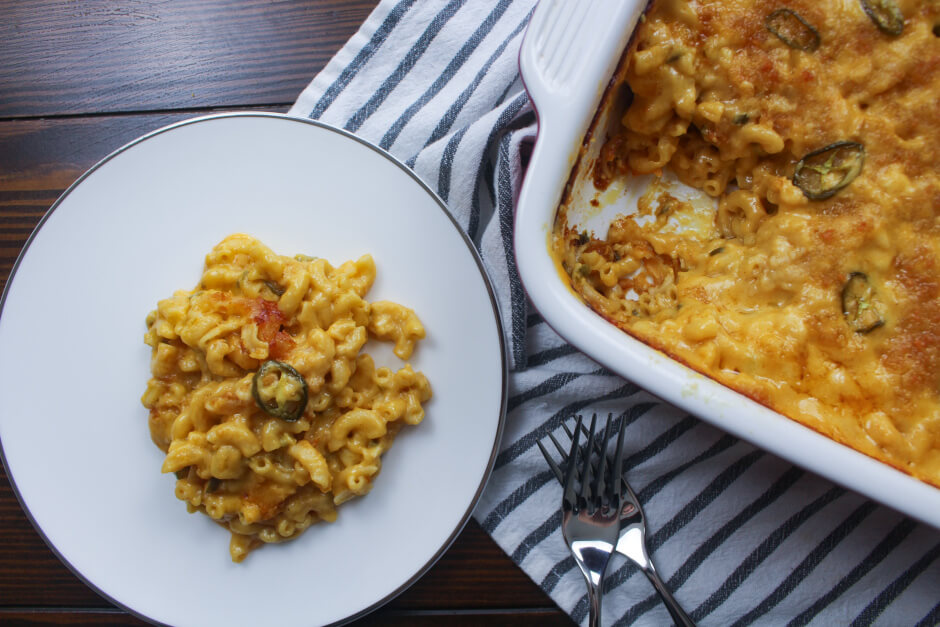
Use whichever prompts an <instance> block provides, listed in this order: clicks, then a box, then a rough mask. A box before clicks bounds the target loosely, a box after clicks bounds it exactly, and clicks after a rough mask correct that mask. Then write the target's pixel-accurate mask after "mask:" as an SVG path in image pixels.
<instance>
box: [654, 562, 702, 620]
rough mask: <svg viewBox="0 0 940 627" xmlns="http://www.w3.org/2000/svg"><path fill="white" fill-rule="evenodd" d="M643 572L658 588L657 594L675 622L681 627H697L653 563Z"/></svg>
mask: <svg viewBox="0 0 940 627" xmlns="http://www.w3.org/2000/svg"><path fill="white" fill-rule="evenodd" d="M641 570H642V571H643V574H644V575H646V577H647V578H648V579H649V580H650V583H651V584H653V587H654V588H656V592H658V593H659V596H660V597H661V598H662V600H663V604H664V605H665V606H666V609H667V610H669V615H670V616H672V620H673V622H674V623H675V624H676V625H678V626H679V627H695V623H694V622H693V621H692V619H691V618H689V615H688V614H686V613H685V610H683V609H682V606H681V605H679V603H678V601H676V599H675V597H673V596H672V593H671V592H670V591H669V588H667V587H666V584H664V583H663V580H662V579H660V578H659V574H658V573H657V572H656V570H655V569H654V568H653V565H652V563H650V567H649V568H643V569H641Z"/></svg>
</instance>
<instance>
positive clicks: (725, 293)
mask: <svg viewBox="0 0 940 627" xmlns="http://www.w3.org/2000/svg"><path fill="white" fill-rule="evenodd" d="M938 70H940V4H938V3H937V2H926V1H925V2H915V1H907V0H898V1H897V2H895V1H894V0H838V1H837V0H829V1H817V0H688V1H687V0H663V1H657V2H654V4H653V6H652V7H651V9H650V10H649V11H648V13H647V14H646V15H645V16H644V19H643V20H642V21H641V24H640V26H639V28H638V30H637V32H636V34H635V36H634V39H633V41H632V43H631V47H630V48H629V50H628V51H627V54H626V56H625V58H624V63H623V64H622V68H621V70H619V72H618V80H619V81H621V83H622V84H621V85H618V86H616V88H615V89H614V90H613V91H612V92H611V93H616V94H621V93H622V94H624V95H625V98H626V103H625V104H624V105H623V109H624V113H623V115H622V117H621V118H620V120H619V124H618V125H617V128H616V130H615V131H614V132H613V133H611V134H610V135H609V136H608V137H606V138H604V139H603V141H604V142H605V144H604V146H603V148H602V149H601V152H600V157H599V158H598V159H597V161H596V163H595V165H594V171H593V178H594V183H595V186H596V187H597V188H599V189H605V188H608V187H609V186H610V185H611V184H612V183H614V182H615V181H622V180H623V179H624V177H628V176H631V175H639V174H653V175H662V174H663V173H664V170H669V171H671V172H672V173H673V175H674V176H676V177H677V178H678V179H679V180H680V181H682V182H683V183H685V184H687V185H689V186H692V187H694V188H697V189H698V190H701V191H702V192H704V194H707V195H708V196H710V197H712V198H714V199H715V206H716V208H715V209H705V210H703V209H702V207H701V206H693V204H692V203H690V202H689V201H684V200H680V198H679V197H677V195H676V194H674V193H672V189H673V188H672V187H670V185H669V184H667V183H665V182H664V181H661V182H659V183H654V184H653V185H652V187H651V188H650V189H649V190H648V192H647V193H646V195H645V196H644V197H643V199H642V200H641V201H640V203H639V207H638V210H637V212H636V213H635V214H631V215H622V216H620V217H619V218H618V219H616V220H615V221H614V222H613V223H612V224H611V225H610V227H609V231H608V232H607V233H606V234H604V233H601V234H594V233H590V232H588V231H583V230H582V231H579V230H578V229H577V228H575V227H572V226H570V225H569V224H568V219H567V211H568V207H567V206H566V205H565V204H564V202H563V204H562V207H561V208H560V210H559V213H558V217H557V220H556V225H555V231H554V236H553V242H552V246H553V250H554V253H555V255H556V258H557V259H558V260H559V262H560V264H561V265H562V267H563V268H564V270H565V273H566V275H567V277H568V278H569V279H570V283H571V286H572V287H573V289H574V290H575V291H576V292H577V293H578V294H579V295H580V296H581V297H582V298H583V300H584V301H585V302H586V303H587V304H588V305H590V306H591V307H592V308H593V309H594V310H595V311H597V312H598V313H599V314H600V315H602V316H603V317H605V318H606V319H608V320H609V321H611V322H612V323H614V324H616V325H618V326H619V327H620V328H622V329H623V330H625V331H626V332H628V333H630V334H632V335H634V336H636V337H637V338H639V339H641V340H642V341H644V342H645V343H647V344H650V345H652V346H654V347H656V348H659V349H660V350H662V351H664V352H666V353H669V354H670V355H672V356H674V357H676V358H677V359H679V360H680V361H683V362H685V363H686V364H688V365H689V366H691V367H692V368H695V369H696V370H698V371H700V372H702V373H704V374H707V375H709V376H710V377H712V378H714V379H716V380H718V381H720V382H722V383H724V384H726V385H727V386H729V387H731V388H734V389H736V390H738V391H740V392H742V393H744V394H746V395H748V396H750V397H752V398H754V399H755V400H757V401H759V402H761V403H763V404H765V405H768V406H770V407H772V408H774V409H776V410H778V411H779V412H781V413H783V414H785V415H787V416H790V417H791V418H793V419H795V420H798V421H800V422H802V423H803V424H805V425H808V426H809V427H812V428H813V429H816V430H817V431H819V432H822V433H823V434H825V435H827V436H829V437H831V438H833V439H835V440H837V441H839V442H842V443H844V444H847V445H849V446H851V447H854V448H855V449H857V450H859V451H862V452H864V453H866V454H868V455H870V456H873V457H875V458H877V459H880V460H882V461H884V462H887V463H889V464H891V465H893V466H895V467H897V468H899V469H902V470H904V471H905V472H908V473H910V474H912V475H914V476H916V477H918V478H920V479H922V480H925V481H927V482H929V483H932V484H934V485H937V486H940V170H938V163H940V106H938V102H940V74H938ZM565 202H571V201H570V199H569V200H566V201H565ZM695 204H696V205H698V203H695Z"/></svg>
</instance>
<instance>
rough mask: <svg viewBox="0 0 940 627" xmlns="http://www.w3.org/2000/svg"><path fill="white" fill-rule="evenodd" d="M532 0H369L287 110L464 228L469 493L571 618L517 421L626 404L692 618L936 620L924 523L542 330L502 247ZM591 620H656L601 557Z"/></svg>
mask: <svg viewBox="0 0 940 627" xmlns="http://www.w3.org/2000/svg"><path fill="white" fill-rule="evenodd" d="M534 5H535V2H534V0H486V1H484V0H472V1H471V0H449V1H448V0H383V1H382V2H380V3H379V5H378V7H377V8H376V9H375V11H374V12H373V13H372V15H371V16H370V17H369V19H368V20H366V22H365V23H364V24H363V25H362V27H361V28H360V29H359V32H358V33H356V35H355V36H354V37H353V38H352V39H351V40H350V41H349V42H348V43H347V44H346V46H345V47H343V49H342V50H340V52H339V53H338V54H337V55H336V57H335V58H334V59H333V60H332V61H331V62H330V63H329V64H328V65H327V67H326V68H325V69H324V70H323V71H322V72H321V73H320V74H319V75H318V76H316V78H315V79H314V80H313V81H312V82H311V83H310V85H309V86H308V87H307V88H306V89H305V90H304V92H303V93H302V94H301V95H300V97H299V99H298V100H297V102H296V104H295V105H294V107H293V108H292V109H291V111H290V113H291V114H292V115H296V116H301V117H310V118H318V119H320V120H323V121H325V122H327V123H329V124H332V125H334V126H338V127H342V128H345V129H347V130H349V131H351V132H353V133H356V134H357V135H359V136H361V137H363V138H364V139H366V140H368V141H371V142H372V143H375V144H377V145H379V146H381V147H382V148H384V149H386V150H388V151H389V152H391V153H392V154H393V155H395V156H396V157H398V158H399V159H401V160H402V161H404V162H405V163H407V164H408V166H410V167H411V168H413V169H414V171H415V172H416V173H417V174H418V175H419V176H420V177H421V178H422V179H423V180H424V181H425V182H426V183H427V184H428V185H430V186H431V187H432V188H433V189H435V190H436V191H437V193H438V194H439V195H440V196H441V198H443V200H444V201H445V202H446V203H447V205H448V207H449V209H450V211H451V212H452V214H453V216H454V218H456V220H457V222H458V223H459V224H460V225H461V226H462V227H463V228H464V229H466V231H467V233H468V234H469V236H470V238H471V239H472V240H473V242H474V243H475V244H476V246H477V247H478V250H479V252H480V255H481V256H482V258H483V260H484V262H485V264H486V266H487V268H488V270H489V273H490V276H491V278H492V279H493V282H494V283H495V285H494V288H495V290H496V293H497V295H498V299H499V304H500V308H501V310H502V314H503V324H504V327H505V330H506V335H507V337H506V339H507V346H508V347H509V348H510V362H511V377H510V398H509V403H508V416H507V422H506V428H505V432H504V436H503V441H502V444H501V447H500V452H499V456H498V458H497V460H496V464H495V469H494V472H493V475H492V478H491V479H490V481H489V483H488V486H487V489H486V491H485V493H484V495H483V498H482V500H481V502H480V503H479V505H478V506H477V508H476V511H475V512H474V516H475V518H476V519H477V521H479V523H480V524H481V525H482V527H483V528H484V529H485V530H486V531H487V532H488V533H490V534H491V535H492V537H493V538H494V539H495V541H496V542H497V543H498V544H499V545H500V546H501V547H502V548H503V549H504V550H505V551H506V553H507V554H509V555H510V556H511V557H512V559H513V560H514V561H515V562H516V563H517V564H518V565H519V566H520V567H521V568H522V569H523V570H524V571H525V572H526V573H527V574H528V575H529V576H530V577H531V578H532V579H533V580H534V581H535V582H536V583H537V584H538V585H539V586H541V587H542V589H543V590H545V592H547V593H548V594H549V595H551V597H552V598H553V599H554V600H555V601H556V602H557V603H558V605H559V606H560V607H561V608H562V609H564V610H565V611H566V612H568V613H569V614H570V615H571V616H572V618H573V619H574V620H575V622H577V623H581V624H586V623H587V614H588V601H587V596H586V588H585V585H584V581H583V579H582V576H581V573H580V572H579V571H578V569H577V567H576V566H575V564H574V562H573V560H572V559H571V557H570V556H569V554H568V551H567V549H566V547H565V544H564V542H563V540H562V536H561V530H560V521H561V516H560V513H559V503H560V494H561V492H560V488H559V486H558V484H557V483H556V482H555V481H554V478H553V476H552V475H551V474H550V472H549V470H548V467H547V466H546V464H545V462H544V460H543V459H542V456H541V454H540V453H539V451H538V448H537V447H536V446H535V443H536V441H537V440H538V439H539V438H541V437H543V436H544V435H545V434H546V433H548V432H550V431H554V430H557V429H560V423H561V421H562V420H564V419H566V418H568V417H569V416H571V415H572V414H574V413H576V412H580V411H582V410H584V411H592V412H593V411H596V412H598V413H599V414H606V413H607V412H613V413H614V415H615V416H616V417H617V418H618V420H625V421H627V423H628V424H627V431H626V435H627V442H628V449H627V450H626V456H627V464H628V466H627V467H628V468H629V469H630V470H629V473H628V477H629V479H630V481H631V484H632V485H633V486H634V488H635V489H636V491H637V493H638V494H639V496H640V498H641V500H642V501H643V503H644V505H645V507H646V511H647V516H648V520H649V524H650V527H651V528H650V537H649V542H650V550H651V552H652V555H653V560H654V562H655V563H656V565H657V567H658V569H659V571H660V573H661V574H662V575H663V578H664V579H665V580H666V582H667V584H668V585H669V586H670V587H671V588H672V590H673V591H674V592H675V596H676V598H677V599H678V600H679V601H680V602H681V604H682V605H683V606H684V607H685V608H686V610H687V611H688V612H689V613H690V614H691V616H692V617H693V618H694V619H695V620H696V621H698V622H700V623H701V624H703V625H752V624H756V625H784V624H786V625H807V624H813V625H849V624H851V625H869V624H879V625H935V624H937V623H938V621H940V603H938V601H940V594H938V591H937V582H938V581H940V534H938V533H937V531H936V530H934V529H931V528H929V527H926V526H924V525H920V524H918V523H915V522H913V521H912V520H910V519H908V518H905V517H904V516H902V515H900V514H898V513H896V512H894V511H892V510H890V509H887V508H884V507H881V506H879V505H876V504H874V503H872V502H870V501H868V500H867V499H865V498H863V497H860V496H858V495H856V494H854V493H851V492H847V491H846V490H843V489H841V488H839V487H837V486H834V485H833V484H831V483H829V482H827V481H825V480H823V479H820V478H819V477H816V476H814V475H812V474H810V473H807V472H805V471H803V470H800V469H799V468H795V467H793V466H791V465H790V464H788V463H786V462H784V461H782V460H780V459H778V458H776V457H774V456H773V455H770V454H768V453H764V452H762V451H760V450H757V449H755V448H754V447H752V446H750V445H748V444H747V443H745V442H742V441H739V440H737V439H735V438H733V437H731V436H729V435H726V434H724V433H722V432H720V431H718V430H716V429H714V428H712V427H710V426H709V425H707V424H704V423H702V422H700V421H699V420H697V419H696V418H694V417H692V416H689V415H686V414H684V413H683V412H681V411H679V410H677V409H675V408H673V407H671V406H668V405H666V404H664V403H662V402H660V401H657V400H656V399H654V398H653V397H651V396H650V395H648V394H647V393H645V392H644V391H643V390H641V389H639V388H637V387H636V386H634V385H633V384H631V383H630V382H628V381H625V380H623V379H621V378H619V377H618V376H616V375H614V374H612V373H611V372H609V371H608V370H606V369H605V368H602V367H600V366H598V365H597V364H596V363H594V362H593V361H591V360H590V359H589V358H587V357H585V356H584V355H583V354H581V353H579V352H578V351H577V350H575V349H574V348H572V347H571V346H570V345H568V344H566V343H565V342H564V341H563V340H562V339H560V338H559V337H558V336H557V335H555V334H554V333H553V332H552V330H551V329H549V328H548V326H547V325H546V324H545V323H544V322H543V321H542V319H541V318H540V317H539V315H538V313H537V312H536V311H535V310H534V309H533V308H532V306H531V305H530V304H529V303H527V301H526V297H525V293H524V291H523V289H522V286H521V284H520V282H519V277H518V274H517V271H516V268H515V265H514V262H513V249H512V229H513V201H514V199H515V198H516V195H517V193H518V190H519V186H520V184H521V180H522V176H523V174H524V163H525V158H524V155H525V152H526V150H527V147H528V146H530V145H531V142H533V141H534V139H535V131H536V119H535V115H534V113H533V111H532V108H531V106H530V104H529V101H528V98H527V96H526V94H525V92H524V90H523V88H522V85H521V83H520V81H519V76H518V65H517V58H518V52H519V46H520V43H521V41H522V38H523V35H524V34H525V28H526V24H527V21H528V19H529V16H530V15H531V12H532V9H533V7H534ZM607 583H608V590H607V594H606V597H605V602H604V624H605V625H664V624H669V616H668V614H667V613H666V611H665V609H664V608H663V606H662V604H661V603H660V602H659V600H658V597H657V596H656V595H655V594H654V591H653V589H652V587H651V586H650V584H649V583H648V582H647V581H646V579H645V578H644V576H643V575H642V573H640V572H639V571H638V569H637V568H636V567H634V566H633V565H632V564H629V563H626V562H625V561H624V560H622V559H619V558H615V561H613V562H612V564H611V568H610V570H608V581H607Z"/></svg>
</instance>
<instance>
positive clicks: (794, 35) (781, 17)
mask: <svg viewBox="0 0 940 627" xmlns="http://www.w3.org/2000/svg"><path fill="white" fill-rule="evenodd" d="M764 27H765V28H766V29H767V30H769V31H770V32H771V33H773V34H774V35H776V36H777V38H778V39H779V40H780V41H782V42H783V43H785V44H786V45H788V46H790V47H791V48H793V49H795V50H804V51H806V52H812V51H813V50H816V49H817V48H819V42H820V39H819V32H818V31H817V30H816V29H815V28H813V26H812V25H811V24H810V23H809V22H807V21H806V20H804V19H803V17H802V16H801V15H800V14H799V13H797V12H796V11H791V10H790V9H777V10H776V11H774V12H773V13H771V14H770V15H768V16H767V17H766V18H764Z"/></svg>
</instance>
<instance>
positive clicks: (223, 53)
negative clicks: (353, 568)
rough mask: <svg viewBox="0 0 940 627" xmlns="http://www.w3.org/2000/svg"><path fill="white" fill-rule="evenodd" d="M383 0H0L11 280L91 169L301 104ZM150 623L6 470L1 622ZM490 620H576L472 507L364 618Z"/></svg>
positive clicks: (0, 117) (4, 203) (4, 249)
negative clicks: (19, 495) (162, 141)
mask: <svg viewBox="0 0 940 627" xmlns="http://www.w3.org/2000/svg"><path fill="white" fill-rule="evenodd" d="M376 2H377V0H0V289H2V288H3V286H5V285H6V281H7V278H8V277H9V274H10V270H11V269H12V267H13V263H14V261H15V260H16V257H17V255H19V253H20V250H21V249H22V247H23V245H24V244H25V242H26V239H27V238H28V237H29V234H30V232H32V230H33V228H34V227H35V226H36V224H37V222H38V221H39V219H40V218H41V217H42V216H43V214H44V213H45V212H46V210H48V208H49V207H50V205H52V203H53V202H55V200H56V198H57V197H58V196H59V195H60V194H61V193H62V192H63V191H64V190H65V189H66V188H67V187H68V186H69V185H70V184H71V183H72V182H73V181H75V179H76V178H78V176H79V175H81V173H82V172H83V171H84V170H86V169H87V168H88V167H90V166H92V165H94V164H95V163H96V162H97V161H98V160H100V159H101V158H102V157H104V156H105V155H107V154H108V153H110V152H111V151H113V150H114V149H116V148H118V147H120V146H122V145H123V144H125V143H126V142H128V141H130V140H132V139H134V138H135V137H137V136H139V135H141V134H143V133H146V132H148V131H151V130H153V129H155V128H158V127H161V126H164V125H166V124H169V123H171V122H176V121H179V120H183V119H186V118H190V117H194V116H197V115H203V114H206V113H210V112H216V111H227V110H246V109H254V110H264V111H281V112H283V111H286V110H287V109H288V107H289V106H290V104H291V103H292V102H293V101H294V99H296V97H297V96H298V95H299V94H300V92H301V90H302V89H303V88H304V87H305V86H306V84H307V83H308V82H309V81H310V79H311V78H313V76H314V75H315V74H316V73H317V72H318V71H319V70H320V69H321V68H322V67H323V66H324V65H325V64H326V62H327V61H328V60H329V59H330V57H332V56H333V54H334V53H335V52H336V51H337V50H338V49H339V48H340V47H341V46H342V45H343V43H344V42H345V41H346V40H347V39H348V38H349V37H350V36H351V35H352V34H353V33H354V32H355V31H356V29H357V28H358V26H359V25H360V24H361V23H362V22H363V20H365V18H366V17H367V16H368V14H369V12H370V11H371V10H372V8H373V7H374V6H375V4H376ZM24 419H29V417H26V416H24ZM140 623H141V621H138V620H137V619H135V618H134V617H132V616H129V615H128V614H126V613H125V612H123V611H122V610H120V609H118V608H116V607H114V606H113V605H112V604H110V603H109V602H108V601H106V600H105V599H103V598H101V597H100V596H98V595H97V594H96V593H95V592H94V591H92V590H91V589H90V588H88V587H87V586H86V585H85V584H84V583H83V582H82V581H81V580H80V579H78V578H77V577H76V576H75V575H74V574H72V573H71V572H70V571H69V569H68V568H66V567H65V566H64V565H63V564H62V563H61V562H60V561H59V560H58V559H57V558H56V557H55V556H54V555H53V553H52V552H51V551H50V550H49V549H48V548H47V547H46V545H45V544H44V542H43V540H42V539H41V538H40V537H39V535H38V534H37V533H36V531H35V530H34V529H33V527H32V526H31V524H30V523H29V521H28V520H27V518H26V516H25V515H24V513H23V511H22V509H21V508H20V505H19V503H18V501H17V499H16V497H15V495H14V493H13V490H12V488H11V487H10V484H9V481H8V480H7V478H6V476H5V474H3V475H0V624H2V625H9V624H13V625H16V624H23V625H44V624H70V625H123V624H140ZM483 623H485V624H487V625H522V626H525V625H539V626H543V625H547V626H550V625H570V624H571V621H570V620H569V619H568V617H567V616H566V615H565V614H564V613H562V612H561V611H560V610H558V608H557V607H556V606H555V605H554V604H553V603H552V601H551V599H549V598H548V597H547V596H546V595H545V594H544V593H543V592H542V591H541V590H540V589H539V588H538V587H537V586H536V585H535V584H533V583H532V582H531V581H530V580H529V579H528V577H527V576H526V575H525V574H524V573H523V572H522V571H521V570H520V569H518V568H517V567H516V566H515V564H513V563H512V561H511V560H510V559H509V558H508V557H507V556H506V555H505V554H504V553H503V552H502V551H501V550H500V549H499V547H497V545H496V544H495V543H494V542H493V541H492V540H491V539H490V538H489V536H488V535H487V534H486V533H485V532H484V531H482V530H481V529H480V527H479V526H478V525H477V524H476V523H475V522H473V521H471V522H470V523H469V524H468V525H467V527H466V529H465V530H464V531H463V533H462V534H461V535H460V537H459V538H458V539H457V541H456V542H455V543H454V545H453V546H452V547H451V548H450V550H448V551H447V553H446V554H445V555H444V557H443V558H442V559H441V560H440V561H439V562H438V563H437V564H436V565H435V566H434V567H433V568H432V569H431V570H430V571H429V572H428V573H427V574H426V575H425V576H424V577H423V578H422V579H421V580H420V581H418V582H417V583H416V584H415V585H414V586H412V587H411V588H410V589H409V590H407V591H406V592H404V593H403V594H402V595H401V596H399V597H398V598H397V599H395V600H393V601H392V602H391V603H389V604H388V605H386V606H385V607H383V608H381V609H379V610H378V611H376V612H374V613H373V614H371V615H369V616H368V617H366V618H364V619H362V620H361V621H359V623H358V624H363V625H479V624H483Z"/></svg>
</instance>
